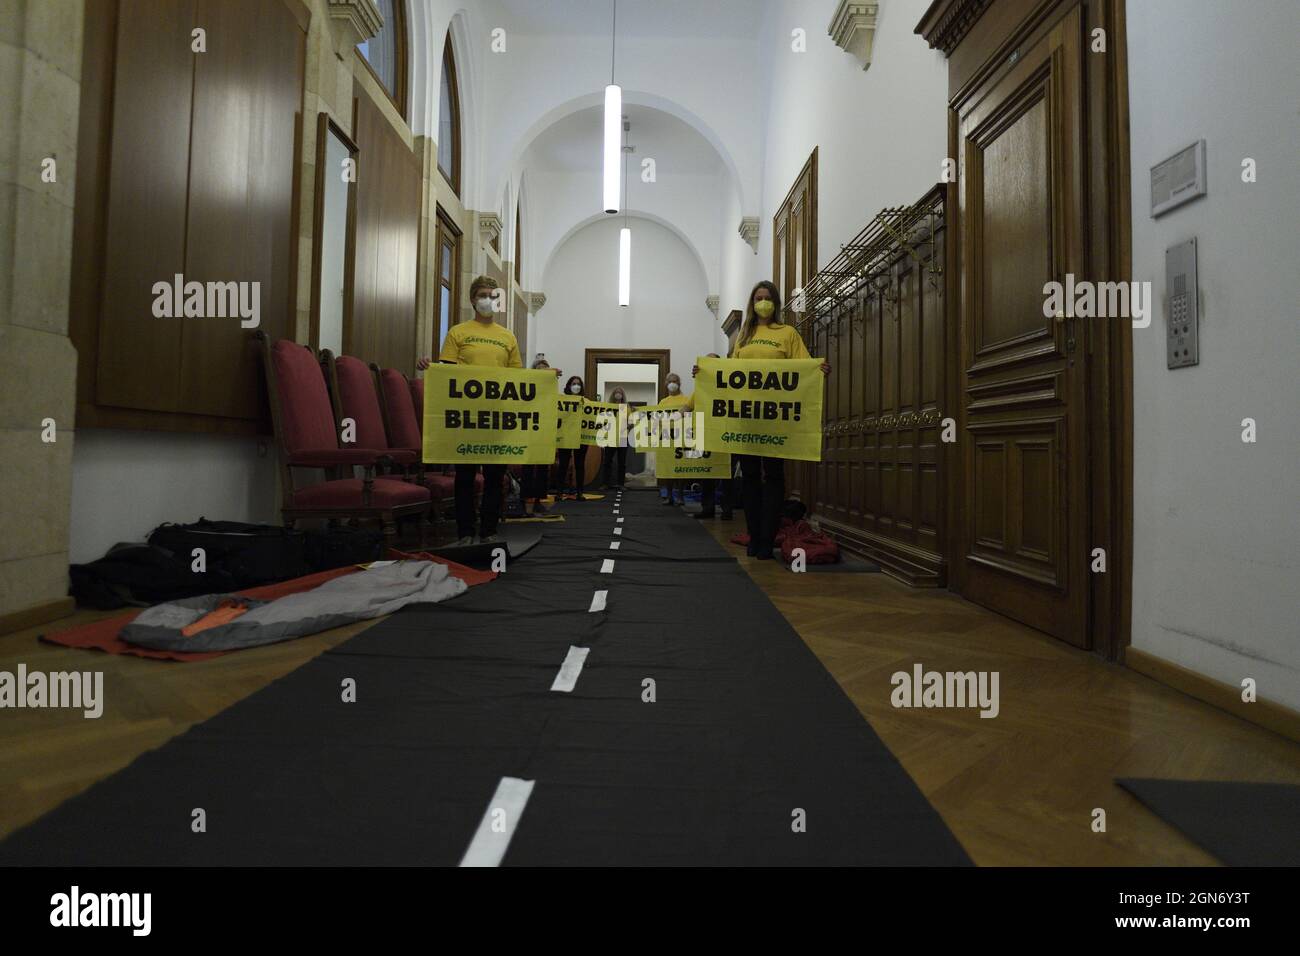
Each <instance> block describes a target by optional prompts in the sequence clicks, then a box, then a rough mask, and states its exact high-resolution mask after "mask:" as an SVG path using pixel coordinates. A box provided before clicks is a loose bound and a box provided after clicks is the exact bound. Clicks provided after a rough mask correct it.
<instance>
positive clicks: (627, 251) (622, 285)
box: [618, 124, 632, 306]
mask: <svg viewBox="0 0 1300 956" xmlns="http://www.w3.org/2000/svg"><path fill="white" fill-rule="evenodd" d="M623 128H624V129H625V130H626V129H628V128H629V126H628V125H627V124H624V127H623ZM630 152H631V149H629V148H628V147H627V145H626V144H624V146H623V192H624V193H626V192H627V154H628V153H630ZM618 304H619V305H621V306H627V305H631V304H632V230H631V228H630V227H629V226H628V222H627V207H624V208H623V228H622V229H620V230H619V231H618Z"/></svg>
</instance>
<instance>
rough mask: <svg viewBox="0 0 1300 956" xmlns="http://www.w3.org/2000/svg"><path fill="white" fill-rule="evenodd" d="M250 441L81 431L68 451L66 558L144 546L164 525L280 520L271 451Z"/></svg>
mask: <svg viewBox="0 0 1300 956" xmlns="http://www.w3.org/2000/svg"><path fill="white" fill-rule="evenodd" d="M258 446H259V442H258V439H256V438H236V437H217V436H213V435H184V434H168V433H163V432H133V431H116V430H111V429H91V428H83V429H81V430H80V431H78V432H77V443H76V446H75V448H74V450H73V454H72V525H71V535H72V540H71V544H70V548H69V550H70V555H69V559H70V560H71V561H72V563H74V564H80V563H84V562H86V561H93V560H95V559H96V558H99V557H102V556H103V555H104V552H105V551H107V550H108V549H109V548H111V547H112V546H113V545H115V544H117V543H118V542H119V541H143V540H144V539H145V536H146V535H148V534H149V532H150V531H152V530H153V529H154V528H156V527H157V526H158V525H160V524H162V523H163V522H164V521H171V522H176V523H182V522H190V521H197V520H198V519H199V518H200V517H203V518H209V519H211V520H213V521H254V522H263V523H267V524H277V523H278V522H279V517H278V513H279V500H278V499H277V498H276V494H277V489H276V458H275V452H274V450H270V451H268V453H267V454H266V456H265V457H261V456H259V454H258Z"/></svg>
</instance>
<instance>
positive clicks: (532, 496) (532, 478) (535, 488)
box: [519, 465, 551, 501]
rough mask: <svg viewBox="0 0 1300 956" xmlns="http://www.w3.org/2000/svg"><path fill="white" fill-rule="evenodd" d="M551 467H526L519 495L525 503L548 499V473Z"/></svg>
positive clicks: (523, 467)
mask: <svg viewBox="0 0 1300 956" xmlns="http://www.w3.org/2000/svg"><path fill="white" fill-rule="evenodd" d="M550 468H551V466H550V465H524V466H522V467H521V469H520V470H521V471H522V472H523V475H522V478H523V480H522V481H520V483H519V484H520V489H519V493H520V495H521V497H522V498H523V500H524V501H538V500H540V499H542V498H545V497H546V473H547V472H548V471H550Z"/></svg>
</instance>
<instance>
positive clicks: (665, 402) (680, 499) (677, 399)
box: [657, 372, 691, 505]
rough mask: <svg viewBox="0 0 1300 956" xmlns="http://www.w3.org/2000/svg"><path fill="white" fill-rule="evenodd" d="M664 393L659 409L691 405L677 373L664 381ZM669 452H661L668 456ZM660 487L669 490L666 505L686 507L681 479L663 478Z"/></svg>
mask: <svg viewBox="0 0 1300 956" xmlns="http://www.w3.org/2000/svg"><path fill="white" fill-rule="evenodd" d="M664 391H666V392H667V393H668V394H667V395H665V396H664V397H663V399H662V400H661V401H660V402H659V404H658V406H657V407H658V408H668V409H673V408H677V409H681V410H683V411H686V410H687V408H688V406H690V404H691V400H690V399H689V398H687V397H686V396H685V395H683V394H682V377H681V376H680V375H678V374H677V373H676V372H669V373H668V375H667V377H666V378H665V379H664ZM667 453H668V452H661V454H667ZM659 485H660V487H663V488H667V489H668V497H667V498H665V499H664V504H665V505H672V504H678V505H684V504H686V482H685V480H683V479H679V478H662V479H660V481H659ZM674 492H676V495H677V500H676V501H674V500H673V494H674Z"/></svg>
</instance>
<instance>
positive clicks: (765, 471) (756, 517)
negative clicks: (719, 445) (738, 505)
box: [737, 455, 785, 550]
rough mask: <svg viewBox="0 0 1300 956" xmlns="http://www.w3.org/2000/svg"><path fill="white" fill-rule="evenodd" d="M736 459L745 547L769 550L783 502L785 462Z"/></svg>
mask: <svg viewBox="0 0 1300 956" xmlns="http://www.w3.org/2000/svg"><path fill="white" fill-rule="evenodd" d="M737 457H738V458H739V459H740V478H741V497H742V500H743V501H744V503H745V525H746V526H747V528H748V530H749V543H750V545H751V546H753V547H755V548H758V549H763V548H767V549H769V550H770V549H771V547H772V539H773V538H774V537H776V528H777V525H778V524H780V522H781V504H782V502H784V501H785V459H784V458H764V457H762V456H760V455H738V456H737Z"/></svg>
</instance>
